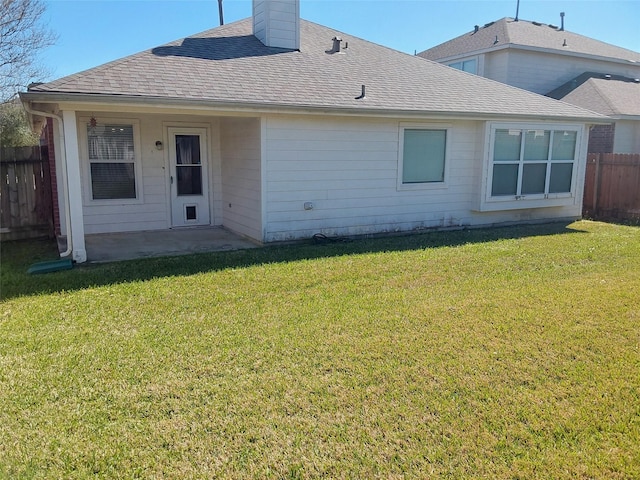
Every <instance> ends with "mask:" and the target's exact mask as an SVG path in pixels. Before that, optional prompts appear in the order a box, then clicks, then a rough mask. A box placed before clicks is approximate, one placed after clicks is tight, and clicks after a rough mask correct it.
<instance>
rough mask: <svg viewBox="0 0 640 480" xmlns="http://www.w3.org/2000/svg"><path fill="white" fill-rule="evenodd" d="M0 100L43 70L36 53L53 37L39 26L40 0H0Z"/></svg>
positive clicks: (5, 100) (13, 93)
mask: <svg viewBox="0 0 640 480" xmlns="http://www.w3.org/2000/svg"><path fill="white" fill-rule="evenodd" d="M0 2H1V5H0V103H5V102H7V101H9V100H10V99H12V98H13V97H14V96H15V95H16V93H17V92H18V91H20V90H21V89H25V88H26V87H27V85H28V84H29V83H31V82H33V81H34V80H39V79H42V77H43V76H44V72H43V70H42V68H41V66H40V65H38V62H37V60H38V54H39V53H40V51H41V50H43V49H44V48H45V47H48V46H49V45H52V44H53V43H54V42H55V40H56V36H55V35H54V34H53V32H51V31H50V30H49V29H48V28H46V27H45V26H43V25H42V16H43V14H44V12H45V6H44V4H43V3H42V1H41V0H0Z"/></svg>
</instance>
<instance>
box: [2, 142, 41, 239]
mask: <svg viewBox="0 0 640 480" xmlns="http://www.w3.org/2000/svg"><path fill="white" fill-rule="evenodd" d="M52 234H53V206H52V197H51V178H50V172H49V160H48V158H47V155H46V151H45V154H44V155H43V153H42V152H41V149H40V147H17V148H2V149H0V239H1V240H18V239H23V238H34V237H40V236H46V235H49V236H51V235H52Z"/></svg>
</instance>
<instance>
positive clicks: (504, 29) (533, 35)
mask: <svg viewBox="0 0 640 480" xmlns="http://www.w3.org/2000/svg"><path fill="white" fill-rule="evenodd" d="M506 45H510V46H522V47H533V48H540V49H544V50H550V51H556V52H558V53H564V54H581V55H589V56H597V57H606V58H609V59H615V60H620V61H627V62H629V61H630V62H636V63H639V62H640V53H638V52H634V51H633V50H627V49H626V48H622V47H617V46H615V45H611V44H609V43H605V42H601V41H600V40H596V39H593V38H589V37H585V36H584V35H579V34H577V33H573V32H570V31H567V30H560V29H559V28H557V26H555V27H554V26H550V25H547V24H543V23H539V22H530V21H528V20H518V21H515V20H514V19H513V18H509V17H506V18H502V19H500V20H497V21H495V22H491V23H488V24H486V25H484V26H481V27H480V28H479V30H478V31H477V32H475V31H474V30H471V31H469V32H467V33H465V34H463V35H460V36H459V37H456V38H454V39H452V40H449V41H447V42H444V43H441V44H440V45H437V46H435V47H433V48H429V49H428V50H425V51H423V52H420V53H419V54H418V55H419V56H421V57H423V58H427V59H429V60H440V59H444V58H449V57H455V56H457V55H466V54H469V55H471V54H474V53H476V52H479V51H486V50H491V49H499V48H503V47H504V46H506Z"/></svg>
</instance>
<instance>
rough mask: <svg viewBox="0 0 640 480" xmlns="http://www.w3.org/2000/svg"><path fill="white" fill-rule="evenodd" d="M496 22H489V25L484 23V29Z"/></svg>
mask: <svg viewBox="0 0 640 480" xmlns="http://www.w3.org/2000/svg"><path fill="white" fill-rule="evenodd" d="M494 23H496V22H489V23H485V24H484V28H487V27H490V26H491V25H493V24H494Z"/></svg>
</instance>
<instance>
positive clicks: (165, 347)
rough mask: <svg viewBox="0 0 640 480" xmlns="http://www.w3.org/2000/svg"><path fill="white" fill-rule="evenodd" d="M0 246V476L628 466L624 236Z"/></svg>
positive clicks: (435, 473)
mask: <svg viewBox="0 0 640 480" xmlns="http://www.w3.org/2000/svg"><path fill="white" fill-rule="evenodd" d="M49 248H50V244H49V243H48V242H28V243H26V244H6V245H3V246H2V249H3V250H2V295H3V298H4V300H3V301H2V303H0V405H2V408H1V409H0V438H1V439H2V441H1V442H0V478H3V477H6V478H12V479H13V478H216V477H218V478H289V479H297V478H317V477H328V478H430V477H431V478H491V479H507V478H508V479H517V478H523V479H524V478H527V479H529V478H540V479H548V478H554V479H575V478H584V479H587V478H608V479H610V478H613V479H616V478H620V479H622V478H639V477H640V374H639V373H638V372H639V371H640V295H639V294H638V292H640V228H638V227H632V226H621V225H608V224H603V223H596V222H587V221H583V222H576V223H574V224H571V225H545V226H529V227H513V228H506V229H493V230H477V231H460V232H447V233H443V232H441V233H430V234H425V235H416V236H411V237H399V238H387V239H379V240H368V241H356V242H351V243H344V244H332V245H326V246H314V245H297V246H288V247H277V248H275V247H270V248H263V249H255V250H247V251H239V252H226V253H218V254H207V255H197V256H190V257H181V258H165V259H153V260H144V261H142V260H141V261H134V262H121V263H114V264H109V265H99V266H90V267H80V268H75V269H74V270H72V271H67V272H57V273H53V274H48V275H42V276H33V277H29V276H27V275H25V274H24V271H25V270H26V268H27V267H28V265H29V264H30V262H33V261H34V258H38V259H46V258H47V256H48V255H49V254H50V250H49Z"/></svg>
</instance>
